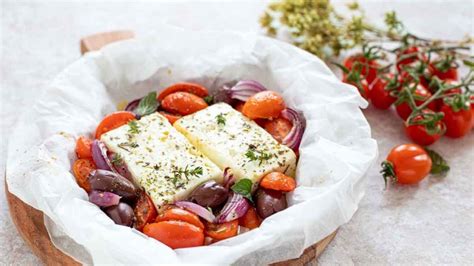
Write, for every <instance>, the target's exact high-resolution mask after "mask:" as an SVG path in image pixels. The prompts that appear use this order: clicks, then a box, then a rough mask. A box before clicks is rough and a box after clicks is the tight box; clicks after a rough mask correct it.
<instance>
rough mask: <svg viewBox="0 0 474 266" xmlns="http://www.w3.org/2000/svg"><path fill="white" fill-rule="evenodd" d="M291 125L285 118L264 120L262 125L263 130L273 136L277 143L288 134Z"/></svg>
mask: <svg viewBox="0 0 474 266" xmlns="http://www.w3.org/2000/svg"><path fill="white" fill-rule="evenodd" d="M292 127H293V125H292V124H291V122H290V121H288V120H287V119H285V118H282V117H279V118H276V119H273V120H266V121H265V122H264V124H263V128H265V130H266V131H267V132H268V133H270V135H272V136H273V138H274V139H276V140H277V141H278V142H279V143H281V142H282V141H283V139H284V138H285V137H286V135H288V133H290V130H291V128H292Z"/></svg>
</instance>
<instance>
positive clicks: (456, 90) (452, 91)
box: [435, 80, 462, 110]
mask: <svg viewBox="0 0 474 266" xmlns="http://www.w3.org/2000/svg"><path fill="white" fill-rule="evenodd" d="M445 84H447V85H456V84H457V82H456V81H454V80H446V81H445ZM461 93H462V90H461V88H453V89H449V90H447V91H445V92H443V94H444V95H454V94H461ZM435 103H436V110H441V107H443V104H444V102H443V99H442V98H441V99H436V100H435Z"/></svg>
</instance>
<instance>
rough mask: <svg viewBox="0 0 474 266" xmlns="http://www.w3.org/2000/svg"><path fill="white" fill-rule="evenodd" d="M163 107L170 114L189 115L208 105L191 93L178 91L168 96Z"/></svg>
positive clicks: (162, 103)
mask: <svg viewBox="0 0 474 266" xmlns="http://www.w3.org/2000/svg"><path fill="white" fill-rule="evenodd" d="M161 107H162V108H163V109H164V110H165V111H168V112H170V113H175V114H180V115H189V114H192V113H195V112H197V111H199V110H202V109H204V108H206V107H207V103H206V102H205V101H204V100H203V99H202V98H199V97H198V96H196V95H194V94H191V93H189V92H183V91H178V92H174V93H172V94H169V95H167V96H166V97H165V98H164V99H163V101H161Z"/></svg>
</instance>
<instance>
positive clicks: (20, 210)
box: [5, 31, 337, 266]
mask: <svg viewBox="0 0 474 266" xmlns="http://www.w3.org/2000/svg"><path fill="white" fill-rule="evenodd" d="M133 37H134V33H133V32H131V31H113V32H104V33H98V34H94V35H90V36H86V37H84V38H82V39H81V42H80V46H81V54H84V53H86V52H88V51H95V50H99V49H100V48H102V47H103V46H105V45H107V44H109V43H112V42H116V41H120V40H125V39H130V38H133ZM5 195H6V197H7V202H8V206H9V209H10V216H11V218H12V220H13V223H14V224H15V226H16V228H17V230H18V232H19V233H20V235H21V236H22V237H23V239H24V240H25V242H26V243H27V244H28V246H29V247H30V248H31V249H32V251H33V253H35V254H36V256H38V257H39V258H40V259H41V260H42V261H43V262H44V263H45V264H46V265H66V266H72V265H79V263H78V262H77V261H75V260H74V259H72V258H71V257H69V256H68V255H66V254H64V253H62V252H61V251H60V250H59V249H57V248H56V247H55V246H54V245H53V243H52V242H51V239H50V238H49V235H48V231H46V227H45V226H44V219H43V213H42V212H41V211H39V210H36V209H35V208H33V207H31V206H29V205H28V204H26V203H24V202H23V201H21V200H20V199H19V198H17V197H16V196H15V195H13V194H11V193H10V192H9V191H8V188H7V183H6V179H5ZM336 232H337V231H335V232H333V233H332V234H330V235H329V236H327V237H326V238H324V239H323V240H321V241H319V242H318V243H316V244H314V245H312V246H311V247H309V248H307V249H306V250H305V251H304V253H303V255H301V257H299V258H298V259H293V260H288V261H284V262H279V263H275V264H273V265H274V266H282V265H291V266H293V265H305V264H307V263H308V262H310V261H312V260H314V259H316V258H317V257H319V255H321V253H322V252H323V251H324V249H325V248H326V247H327V246H328V244H329V243H330V242H331V240H332V239H333V238H334V237H335V236H336Z"/></svg>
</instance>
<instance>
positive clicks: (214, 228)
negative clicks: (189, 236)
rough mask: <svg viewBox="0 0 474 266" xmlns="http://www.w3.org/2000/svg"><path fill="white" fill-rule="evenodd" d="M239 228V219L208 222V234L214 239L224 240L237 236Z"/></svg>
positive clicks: (206, 231)
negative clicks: (224, 221)
mask: <svg viewBox="0 0 474 266" xmlns="http://www.w3.org/2000/svg"><path fill="white" fill-rule="evenodd" d="M238 229H239V220H233V221H230V222H227V223H222V224H213V223H206V230H205V231H204V233H205V234H206V236H208V237H211V238H212V239H214V240H224V239H227V238H230V237H233V236H236V235H237V233H238Z"/></svg>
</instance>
